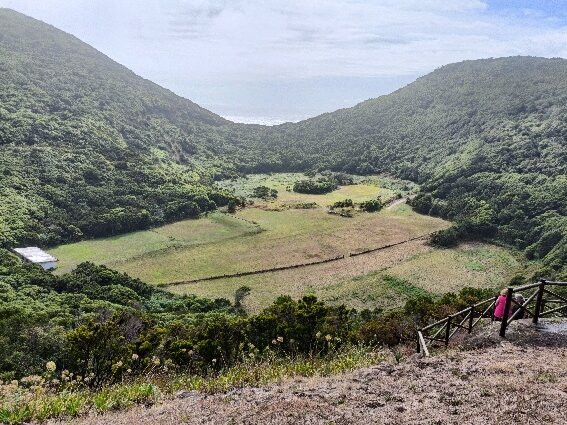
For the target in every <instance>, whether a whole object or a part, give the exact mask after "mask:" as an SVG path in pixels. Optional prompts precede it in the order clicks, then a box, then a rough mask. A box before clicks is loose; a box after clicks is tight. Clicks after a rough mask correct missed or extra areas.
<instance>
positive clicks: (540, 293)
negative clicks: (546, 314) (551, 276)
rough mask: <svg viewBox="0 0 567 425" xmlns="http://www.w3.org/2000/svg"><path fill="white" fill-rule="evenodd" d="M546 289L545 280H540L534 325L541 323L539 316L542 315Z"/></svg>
mask: <svg viewBox="0 0 567 425" xmlns="http://www.w3.org/2000/svg"><path fill="white" fill-rule="evenodd" d="M544 289H545V279H540V281H539V287H538V292H537V298H536V303H535V311H534V318H533V322H534V323H537V322H538V321H539V315H540V313H541V310H542V307H543V291H544Z"/></svg>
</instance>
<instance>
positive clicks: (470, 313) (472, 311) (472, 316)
mask: <svg viewBox="0 0 567 425" xmlns="http://www.w3.org/2000/svg"><path fill="white" fill-rule="evenodd" d="M469 315H470V316H469V333H472V327H473V323H474V305H473V306H472V307H471V309H470V311H469Z"/></svg>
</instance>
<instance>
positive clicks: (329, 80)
mask: <svg viewBox="0 0 567 425" xmlns="http://www.w3.org/2000/svg"><path fill="white" fill-rule="evenodd" d="M0 6H4V7H10V8H12V9H15V10H17V11H19V12H22V13H25V14H27V15H30V16H33V17H34V18H38V19H41V20H43V21H45V22H47V23H50V24H52V25H55V26H56V27H58V28H60V29H62V30H64V31H67V32H70V33H72V34H74V35H76V36H77V37H79V38H80V39H82V40H83V41H85V42H87V43H89V44H91V45H92V46H94V47H95V48H97V49H98V50H100V51H102V52H103V53H105V54H107V55H108V56H110V57H111V58H112V59H114V60H116V61H118V62H120V63H122V64H124V65H126V66H127V67H129V68H130V69H132V70H133V71H135V72H136V73H138V74H139V75H142V76H143V77H146V78H149V79H151V80H153V81H155V82H157V83H158V84H161V85H163V86H165V87H167V88H169V89H172V90H173V91H175V92H176V93H178V94H180V95H182V96H185V97H187V98H189V99H191V100H193V101H195V102H197V103H199V104H201V105H202V106H205V107H207V108H209V109H211V110H213V111H214V112H217V113H219V114H221V115H224V116H228V117H231V118H234V119H237V120H240V121H246V122H277V121H283V120H298V119H302V118H306V117H309V116H313V115H316V114H319V113H322V112H326V111H332V110H335V109H337V108H341V107H347V106H352V105H354V104H355V103H357V102H360V101H362V100H365V99H368V98H371V97H376V96H379V95H381V94H385V93H389V92H391V91H393V90H395V89H396V88H399V87H401V86H402V85H405V84H407V83H409V82H411V81H412V80H413V79H415V78H416V77H417V76H419V75H423V74H425V73H427V72H430V71H432V70H434V69H435V68H437V67H439V66H441V65H444V64H447V63H451V62H456V61H460V60H464V59H476V58H485V57H498V56H512V55H534V56H546V57H556V56H559V57H567V0H375V1H363V0H314V1H310V0H281V1H269V0H226V1H225V0H0ZM0 31H1V28H0Z"/></svg>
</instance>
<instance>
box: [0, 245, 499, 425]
mask: <svg viewBox="0 0 567 425" xmlns="http://www.w3.org/2000/svg"><path fill="white" fill-rule="evenodd" d="M1 254H2V256H1V258H0V259H1V262H0V267H1V269H0V270H1V271H2V276H1V277H0V296H1V297H2V302H1V303H0V306H1V314H0V329H1V332H0V335H2V344H1V349H0V379H1V380H2V381H3V382H4V384H3V385H2V394H1V395H0V397H1V399H0V412H1V413H0V414H1V415H2V417H3V418H6V420H7V421H9V422H21V421H24V420H28V419H30V418H37V419H41V418H45V417H48V416H54V415H61V414H69V415H75V414H78V413H80V412H83V411H84V410H86V409H97V410H101V411H103V410H108V409H111V408H118V407H125V406H128V405H131V404H133V403H150V402H151V401H152V400H153V399H154V398H155V397H156V388H158V387H159V385H158V386H157V387H156V385H157V384H156V382H159V379H157V380H153V379H152V380H150V381H149V382H148V380H147V378H148V377H154V376H155V377H162V376H163V377H167V380H171V381H172V382H174V383H175V382H178V384H177V385H178V387H185V388H187V387H188V388H195V389H201V390H202V389H205V390H206V389H215V388H219V386H220V387H221V388H222V386H223V385H224V386H225V387H226V386H230V385H238V384H250V383H257V382H261V381H262V380H264V379H272V378H276V379H277V378H279V377H281V376H286V375H290V374H294V373H304V374H310V373H311V374H313V373H330V372H333V371H339V370H345V369H348V368H351V367H356V366H357V365H361V364H364V363H365V362H368V361H371V360H372V361H374V360H375V359H376V357H375V356H374V354H372V353H373V350H372V347H382V346H394V345H396V344H399V343H400V342H403V341H406V340H409V339H412V338H413V335H414V331H415V327H416V326H417V325H419V324H421V323H425V322H427V321H428V320H431V319H434V318H436V317H438V316H439V315H442V314H446V312H447V311H451V309H456V308H459V306H461V305H462V304H463V303H467V302H470V301H471V300H476V299H481V298H483V297H486V295H487V291H483V290H474V289H466V290H463V291H461V292H460V293H459V294H457V295H455V294H453V295H445V296H444V297H442V298H439V299H434V298H431V297H429V296H428V295H424V293H423V292H419V291H415V290H412V289H410V287H409V286H407V284H405V283H403V282H399V281H396V280H395V279H393V278H392V285H395V286H398V287H403V290H404V291H409V292H408V293H410V295H411V298H410V300H409V301H408V303H406V306H405V307H404V308H402V309H395V310H389V311H381V310H363V311H357V310H354V309H350V308H347V307H345V306H330V305H327V304H325V303H323V302H321V301H318V300H317V299H316V298H315V297H313V296H306V297H303V298H301V299H300V300H297V301H295V300H293V299H291V298H290V297H280V298H278V299H276V301H274V303H273V304H272V305H271V306H269V307H268V308H266V309H264V310H263V311H261V312H259V313H258V314H255V315H247V314H245V312H244V310H243V308H242V304H241V299H242V297H243V296H245V295H246V294H247V293H248V292H249V289H248V288H240V295H238V294H236V298H237V299H236V301H235V303H231V302H229V301H228V300H223V299H217V300H207V299H202V298H198V297H195V296H175V295H172V294H167V293H165V292H162V291H159V290H157V289H155V288H153V287H151V286H148V285H146V284H144V283H142V282H141V281H139V280H136V279H132V278H130V277H128V276H127V275H124V274H120V273H117V272H115V271H112V270H110V269H107V268H105V267H103V266H94V265H92V264H89V263H84V264H81V265H79V267H78V268H77V269H76V270H74V271H73V272H72V273H69V274H65V275H62V276H55V275H53V274H50V273H48V272H45V271H43V270H42V269H41V268H40V267H37V266H34V265H30V264H23V263H21V262H20V260H18V259H17V258H15V257H14V256H12V255H11V254H9V253H7V252H5V251H1ZM490 293H492V291H490ZM360 344H364V346H365V347H368V349H366V348H363V347H359V348H356V347H357V346H359V345H360ZM256 362H258V363H257V364H256ZM270 377H271V378H270ZM140 379H141V381H140ZM176 380H177V381H176ZM122 382H129V384H128V385H119V386H117V387H113V385H117V384H120V383H122ZM169 388H170V391H171V390H172V389H174V388H177V387H175V384H170V385H169Z"/></svg>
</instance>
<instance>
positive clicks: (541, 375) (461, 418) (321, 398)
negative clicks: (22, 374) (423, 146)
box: [53, 324, 567, 425]
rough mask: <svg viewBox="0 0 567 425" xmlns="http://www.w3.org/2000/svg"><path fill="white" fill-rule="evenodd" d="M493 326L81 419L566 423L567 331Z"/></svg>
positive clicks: (91, 422)
mask: <svg viewBox="0 0 567 425" xmlns="http://www.w3.org/2000/svg"><path fill="white" fill-rule="evenodd" d="M519 325H522V326H524V325H523V324H519ZM519 325H518V326H519ZM493 327H494V329H492V330H490V332H491V334H492V335H491V336H489V337H486V336H482V335H481V336H477V337H475V338H473V340H472V342H469V345H470V344H473V345H474V346H475V347H474V349H472V350H471V351H457V350H450V351H448V352H446V353H442V354H439V355H437V356H435V357H431V358H427V359H421V358H419V357H417V355H413V356H411V357H410V358H409V359H408V360H406V361H402V362H401V363H400V364H395V362H393V361H392V362H389V363H382V364H379V365H376V366H373V367H370V368H365V369H361V370H358V371H355V372H352V373H348V374H344V375H340V376H334V377H326V378H296V379H291V380H286V381H283V382H281V383H279V384H275V385H272V386H267V387H263V388H244V389H238V390H234V391H231V392H229V393H227V394H216V395H208V396H207V395H201V394H198V393H192V392H191V393H186V394H182V395H183V397H180V398H178V399H176V400H173V401H170V402H167V403H165V404H162V405H158V406H156V407H153V408H150V409H146V408H136V409H133V410H131V411H128V412H123V413H111V414H106V415H103V416H91V417H87V418H83V419H82V420H79V421H77V422H76V423H78V424H82V425H95V424H109V423H112V424H116V425H121V424H124V425H125V424H164V425H165V424H304V423H306V424H371V423H372V424H488V423H526V424H535V423H551V424H566V423H567V419H566V418H565V412H567V334H547V333H541V332H540V333H539V335H538V336H537V337H536V338H535V339H534V338H533V337H532V336H526V333H522V334H521V335H522V336H521V337H515V336H514V335H515V334H514V332H510V333H509V340H506V341H501V340H500V339H499V338H497V337H494V334H495V330H496V325H493ZM525 327H526V328H528V327H529V325H525ZM529 332H531V331H529ZM53 423H55V422H53Z"/></svg>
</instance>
